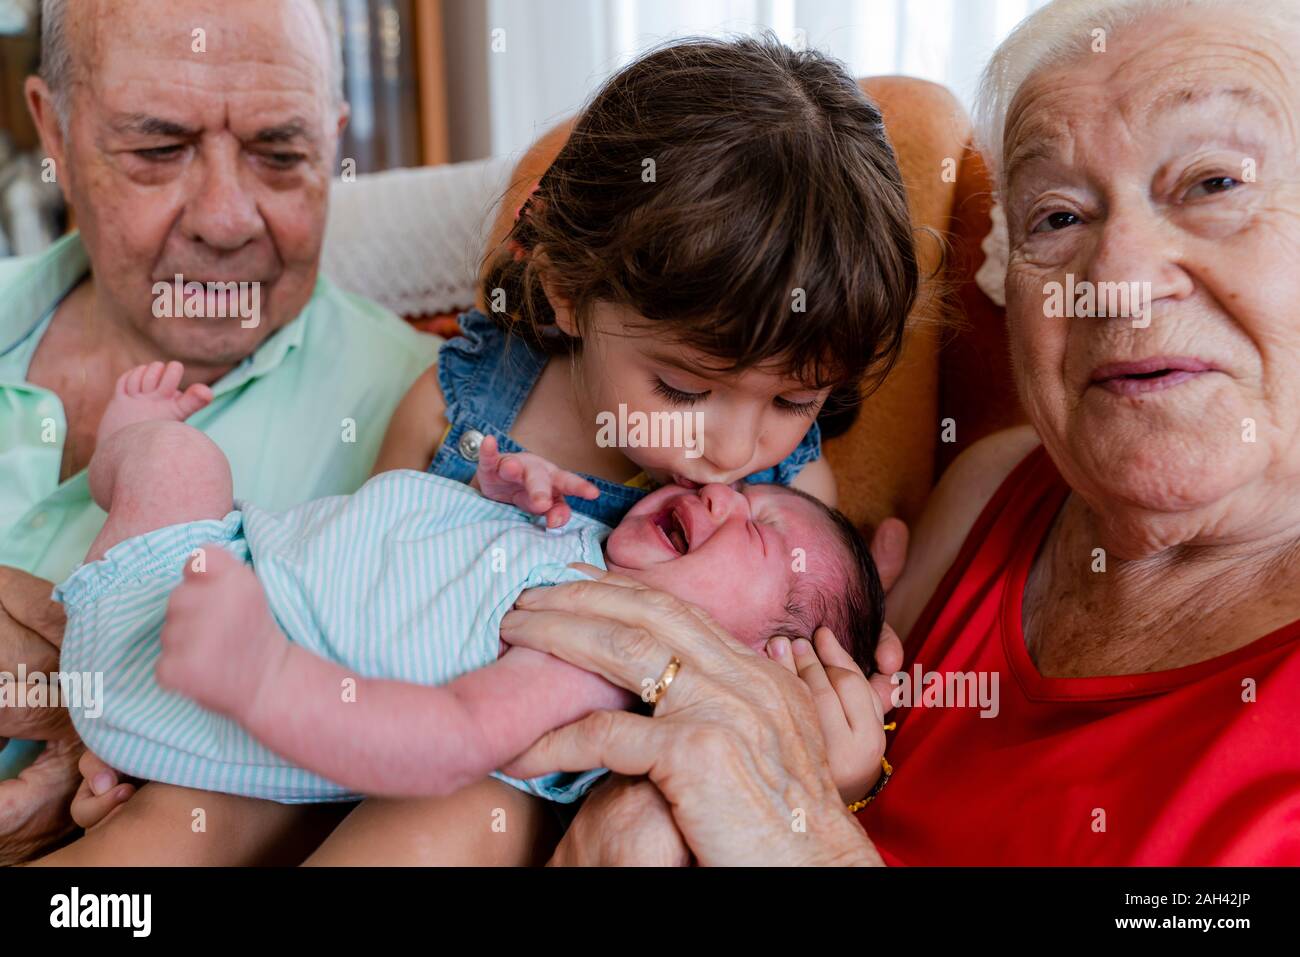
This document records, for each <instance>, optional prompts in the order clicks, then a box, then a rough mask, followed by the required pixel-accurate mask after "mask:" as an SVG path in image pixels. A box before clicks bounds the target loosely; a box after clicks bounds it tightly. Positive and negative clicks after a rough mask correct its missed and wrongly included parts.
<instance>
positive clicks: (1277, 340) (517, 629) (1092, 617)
mask: <svg viewBox="0 0 1300 957" xmlns="http://www.w3.org/2000/svg"><path fill="white" fill-rule="evenodd" d="M1298 119H1300V11H1296V10H1294V9H1293V5H1292V4H1291V3H1290V2H1287V0H1276V2H1260V0H1251V2H1244V0H1198V2H1194V0H1184V2H1177V0H1108V2H1099V0H1057V2H1056V3H1053V4H1050V5H1048V6H1047V7H1045V8H1044V9H1042V10H1040V11H1039V12H1038V13H1036V14H1035V15H1033V16H1032V17H1030V18H1029V19H1028V20H1027V21H1026V22H1025V23H1024V24H1023V25H1022V26H1021V27H1020V29H1019V30H1017V31H1016V33H1015V34H1014V35H1013V36H1012V37H1011V38H1010V39H1009V40H1008V41H1007V42H1006V43H1005V44H1004V45H1003V46H1002V48H1001V49H1000V50H999V51H998V52H997V54H996V55H995V57H994V59H993V62H992V64H991V66H990V67H989V69H988V72H987V75H986V82H985V87H984V95H983V97H982V105H981V109H980V116H979V122H980V127H981V132H982V134H983V138H984V139H983V141H984V143H985V146H986V153H987V155H988V157H989V158H990V161H991V163H992V165H993V166H994V168H995V170H996V172H997V176H998V185H999V188H1000V192H1001V195H1002V199H1003V205H1004V208H1005V211H1006V216H1007V220H1008V223H1009V230H1010V245H1011V257H1010V265H1009V269H1008V274H1007V285H1006V290H1007V299H1008V316H1009V322H1010V328H1011V340H1012V351H1013V359H1014V368H1015V375H1016V381H1017V385H1018V387H1019V390H1020V394H1021V396H1022V399H1023V402H1024V405H1025V408H1026V410H1027V411H1028V414H1029V417H1030V420H1031V422H1032V431H1030V430H1028V429H1026V430H1021V431H1016V432H1011V433H1004V434H1002V435H998V436H995V437H993V438H990V439H988V440H986V441H985V442H984V443H982V444H980V445H978V446H976V447H974V448H972V449H971V450H970V451H969V452H967V453H966V455H964V456H963V458H962V459H960V460H959V461H958V462H957V463H956V464H954V465H953V467H952V468H951V469H950V471H949V473H948V474H947V475H946V476H945V477H944V479H943V481H942V482H941V484H940V486H939V487H938V489H937V490H936V492H935V495H934V497H933V500H932V502H931V503H930V505H929V508H928V511H927V513H926V515H925V517H924V518H923V520H922V521H921V523H920V525H919V526H918V528H917V529H916V534H915V536H914V541H913V545H912V553H911V555H910V557H909V563H908V567H907V570H906V572H905V574H904V577H903V579H902V580H901V581H900V583H899V584H898V585H897V587H896V588H895V589H894V591H893V592H892V593H891V596H890V603H889V611H890V615H891V618H892V619H893V621H894V623H895V624H896V625H897V626H898V630H899V631H900V633H901V634H902V635H903V637H904V638H905V639H906V640H907V643H908V644H907V661H906V669H905V670H906V673H907V674H908V676H909V680H911V679H914V678H915V677H916V676H917V675H918V674H924V673H927V672H935V673H937V674H938V675H939V676H940V677H941V679H942V680H943V683H944V687H945V688H947V689H950V690H951V689H955V688H956V687H957V683H956V682H955V681H953V680H952V679H953V677H954V676H962V675H970V676H971V678H970V680H971V682H972V683H976V684H977V683H979V682H984V686H985V687H988V688H991V689H992V690H993V691H994V692H995V696H994V699H993V701H992V702H991V706H988V707H983V708H980V707H961V706H959V705H961V704H963V703H965V702H959V701H953V700H949V699H948V697H947V695H946V694H945V692H944V691H943V690H942V689H939V690H936V691H935V696H934V697H930V696H922V695H921V694H920V693H919V689H917V693H915V694H911V693H909V695H908V696H907V701H906V702H905V703H908V704H914V705H916V707H906V708H901V709H900V710H899V712H898V715H897V717H898V729H897V732H896V734H894V735H893V736H892V739H891V740H890V742H889V748H888V757H889V761H890V763H891V764H892V765H893V767H894V768H895V770H896V773H895V774H894V775H893V778H892V779H891V781H890V786H889V787H888V789H881V790H880V791H879V799H878V800H876V801H875V802H874V803H873V804H871V805H870V806H869V807H868V808H867V809H866V810H865V811H864V812H862V814H861V817H860V821H861V824H862V825H863V826H864V827H865V830H864V827H859V826H858V823H857V822H855V821H854V819H853V818H852V817H851V816H850V815H849V814H848V813H847V812H846V810H845V808H844V806H843V805H842V804H841V803H840V802H839V800H838V796H837V794H836V790H835V787H834V786H833V784H832V783H831V779H830V775H829V773H828V771H827V768H826V763H825V757H824V747H825V746H824V745H823V744H822V739H821V735H820V734H819V732H818V731H817V730H815V729H816V728H817V727H818V721H817V719H816V710H815V709H816V708H818V707H823V708H824V707H837V706H838V705H837V699H836V698H835V696H834V693H833V690H832V688H833V684H834V683H835V681H836V674H835V670H834V669H827V670H826V671H823V670H822V667H821V665H820V664H819V663H818V661H817V657H816V655H815V654H814V653H813V650H812V649H811V648H810V647H808V646H807V644H806V643H805V642H797V643H796V645H797V647H793V648H792V647H790V646H789V644H788V643H787V642H784V641H783V640H779V639H778V640H775V641H774V642H773V643H772V645H771V647H770V648H769V655H770V657H771V658H773V659H775V662H776V663H775V664H774V663H773V661H770V660H765V659H763V658H761V657H759V656H757V655H754V654H751V653H748V652H747V651H746V650H744V649H742V648H741V647H739V646H738V645H737V644H736V643H735V642H734V641H731V640H730V639H729V638H728V636H726V635H725V634H722V633H720V632H719V631H718V630H717V629H716V628H715V627H714V626H713V625H712V624H711V623H710V622H708V621H707V620H705V619H704V618H702V617H701V616H700V615H699V614H698V613H696V612H695V611H693V610H692V609H690V608H688V607H685V606H682V605H680V604H678V603H677V602H675V601H673V600H671V599H669V598H667V597H666V596H663V595H658V594H654V593H650V592H646V591H644V590H641V589H639V588H637V587H635V586H633V585H631V584H630V583H628V582H624V581H619V580H616V579H612V578H606V579H605V580H604V581H600V582H592V583H582V584H577V585H570V586H563V587H561V588H556V589H552V590H548V591H546V592H539V593H535V594H532V595H530V596H529V598H528V601H527V603H526V606H525V607H524V609H523V610H522V611H521V612H515V613H512V616H511V617H510V618H508V619H507V626H508V628H509V632H508V637H509V640H511V641H512V642H516V643H520V644H526V645H530V646H532V647H535V648H539V649H542V650H546V651H550V652H552V653H554V654H556V655H559V656H561V657H564V658H566V659H567V660H569V661H572V662H574V663H576V664H578V665H581V666H583V667H587V668H590V669H592V670H595V671H598V672H600V673H601V674H604V675H605V676H606V677H608V678H610V679H611V680H613V681H615V682H617V683H620V684H622V685H623V686H624V687H627V688H632V689H635V688H638V687H640V682H641V680H642V679H643V678H644V677H645V676H646V675H652V676H653V675H657V674H660V673H661V672H663V671H664V670H665V666H667V665H668V664H669V662H670V661H671V660H672V659H677V661H678V662H679V663H680V669H679V670H676V672H675V680H673V682H672V684H671V686H670V687H669V689H668V690H667V692H666V694H664V696H663V697H662V698H661V699H660V701H659V703H658V705H657V710H656V712H655V715H654V717H653V718H647V717H640V716H634V715H630V714H598V715H594V716H592V717H590V718H588V719H586V720H585V721H583V722H580V723H579V724H576V725H572V726H570V727H568V728H565V729H561V730H559V731H557V732H553V733H552V734H551V735H549V736H548V737H546V738H544V739H543V740H542V741H541V742H539V744H538V745H537V746H536V747H535V748H534V750H533V752H531V754H530V755H529V756H527V757H526V758H525V759H524V761H523V763H522V764H521V765H520V766H519V768H518V769H517V770H519V771H528V770H529V769H541V768H546V769H550V768H553V767H557V766H558V767H563V768H573V769H579V768H587V767H592V766H596V765H605V766H608V767H610V768H612V769H614V770H616V771H619V772H622V773H623V774H625V775H637V776H645V777H644V778H643V779H641V780H637V781H633V780H631V779H623V780H621V781H619V780H616V781H614V782H611V783H610V784H609V785H607V786H606V787H605V788H604V789H603V790H601V791H598V792H597V793H596V795H595V796H593V798H592V799H591V800H590V801H589V803H588V806H587V807H586V808H584V810H583V811H582V812H581V813H580V814H579V816H578V819H577V821H576V822H575V824H574V826H573V827H572V828H571V829H570V831H569V833H568V835H567V836H566V838H565V840H564V842H563V844H562V845H561V847H560V849H559V851H558V853H557V855H556V861H557V862H606V863H610V862H626V863H646V862H652V861H663V862H673V861H681V860H685V859H687V858H688V855H693V856H694V858H695V859H697V860H698V861H699V862H701V863H759V862H762V863H861V864H875V863H880V862H882V860H883V861H884V862H886V863H907V864H937V863H982V864H991V863H1001V864H1300V826H1297V824H1298V823H1300V744H1298V743H1297V737H1296V728H1297V726H1300V496H1297V495H1296V488H1297V487H1300V434H1297V430H1300V372H1297V370H1298V369H1300V323H1298V322H1297V321H1296V318H1295V310H1296V305H1295V304H1296V303H1297V302H1298V301H1300V272H1298V271H1297V270H1296V268H1295V264H1296V262H1297V259H1298V258H1300V142H1297V136H1298V135H1300V128H1298V124H1297V120H1298ZM1134 282H1136V283H1139V284H1143V283H1149V286H1145V287H1144V286H1141V285H1139V287H1137V288H1139V289H1143V288H1145V289H1148V290H1149V296H1146V297H1142V300H1141V301H1140V302H1137V301H1130V302H1129V303H1128V304H1127V305H1128V308H1127V309H1115V308H1110V309H1107V310H1106V311H1097V310H1094V311H1093V313H1092V315H1091V316H1090V315H1088V310H1087V308H1086V305H1087V299H1086V297H1085V298H1084V299H1082V300H1080V302H1079V303H1076V304H1075V305H1082V306H1084V307H1085V308H1082V309H1079V308H1076V309H1074V310H1071V311H1070V312H1069V313H1067V314H1069V315H1073V316H1075V317H1074V318H1055V317H1054V316H1059V314H1060V312H1059V310H1056V309H1053V308H1052V307H1051V305H1050V300H1051V297H1052V296H1053V295H1057V296H1059V290H1060V289H1062V288H1073V289H1075V290H1084V289H1086V288H1089V287H1088V286H1085V285H1084V284H1085V283H1086V284H1092V288H1095V290H1096V291H1098V292H1104V291H1105V290H1106V289H1108V288H1116V287H1110V286H1103V285H1102V284H1109V283H1125V284H1128V283H1134ZM1056 284H1060V285H1059V286H1058V285H1056ZM1105 299H1106V296H1104V295H1103V296H1101V298H1100V301H1103V302H1104V301H1105ZM1117 313H1122V314H1117ZM780 664H785V665H787V666H788V669H789V670H790V671H794V670H797V671H799V672H800V673H802V674H803V675H804V676H805V678H807V679H808V680H809V683H811V684H812V685H813V686H814V688H817V687H820V688H821V689H822V693H820V694H818V693H816V692H814V694H813V695H811V696H810V695H809V693H808V690H807V686H806V684H805V682H803V681H799V680H796V679H795V678H794V677H793V676H792V675H791V674H789V673H787V670H784V669H782V668H781V667H779V665H780ZM903 690H905V689H902V688H900V692H901V691H903ZM934 705H940V706H939V707H934ZM880 744H881V747H882V748H883V746H884V740H883V735H882V737H881V741H880Z"/></svg>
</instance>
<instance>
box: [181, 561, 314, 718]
mask: <svg viewBox="0 0 1300 957" xmlns="http://www.w3.org/2000/svg"><path fill="white" fill-rule="evenodd" d="M161 642H162V655H161V657H160V658H159V660H158V664H157V666H156V671H155V674H156V676H157V679H158V683H159V684H160V685H161V686H162V687H164V688H167V689H169V690H172V691H177V692H180V693H181V694H183V695H185V696H186V697H189V698H193V699H194V700H195V701H197V702H198V703H199V704H201V705H203V706H204V707H205V708H208V709H209V710H212V711H218V712H221V713H222V714H227V715H230V716H231V717H233V718H235V719H236V720H238V719H241V718H244V717H246V716H248V715H249V714H251V713H252V711H253V710H254V709H255V708H256V707H257V704H258V697H259V696H260V695H262V694H266V693H268V691H267V690H266V686H267V685H271V688H270V691H269V693H272V694H273V693H275V690H276V689H275V688H274V682H275V677H274V676H275V671H276V667H277V665H278V664H279V659H280V658H282V657H283V653H284V650H285V649H286V648H287V646H288V641H287V640H286V639H285V637H284V633H283V632H281V631H280V627H279V625H277V624H276V621H275V616H274V615H273V614H272V613H271V606H270V605H269V604H268V603H267V601H266V593H265V592H264V591H263V590H262V583H261V582H260V581H258V579H257V575H255V574H254V573H253V570H252V569H251V568H249V567H248V566H247V565H245V564H244V563H243V562H241V561H240V560H239V559H237V558H235V557H234V556H233V555H231V554H230V553H229V552H227V551H226V550H225V549H224V548H222V547H221V546H220V545H209V546H206V547H204V548H199V549H196V550H195V553H194V554H192V555H190V556H189V557H188V558H187V559H186V560H185V580H184V581H183V582H181V583H180V584H179V585H177V586H176V587H175V588H174V589H173V590H172V593H171V598H170V599H169V600H168V602H167V618H166V620H165V621H164V623H163V629H162V637H161Z"/></svg>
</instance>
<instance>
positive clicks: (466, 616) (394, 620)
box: [55, 471, 610, 804]
mask: <svg viewBox="0 0 1300 957" xmlns="http://www.w3.org/2000/svg"><path fill="white" fill-rule="evenodd" d="M236 509H237V510H236V511H234V512H231V513H230V514H229V515H228V516H226V518H225V519H222V520H220V521H218V520H210V521H201V522H191V523H188V524H183V525H174V526H171V527H168V528H163V529H159V530H157V531H154V532H149V533H147V534H145V535H142V536H139V537H137V538H133V539H130V540H128V541H125V542H122V543H120V544H118V545H116V546H114V547H113V548H112V549H110V550H109V551H108V553H107V554H106V555H105V556H104V558H103V559H102V560H100V561H97V562H92V563H90V564H87V565H82V566H81V567H80V568H78V569H77V570H76V571H75V572H73V574H72V576H71V577H70V578H69V579H68V580H67V581H66V582H64V583H63V584H62V585H60V586H59V587H58V588H57V589H55V598H56V599H57V600H59V601H61V602H63V604H64V606H65V609H66V611H67V615H68V625H67V630H66V632H65V637H64V642H63V652H62V658H61V665H60V667H61V669H62V670H63V671H65V672H89V673H92V674H93V673H102V674H103V676H104V690H103V696H102V702H101V703H99V704H97V705H96V706H95V708H94V710H96V711H98V710H102V713H101V714H98V715H95V714H93V713H92V711H91V709H88V708H87V707H79V708H71V707H70V708H69V710H70V711H71V713H72V719H73V723H74V725H75V726H76V729H77V732H78V733H79V734H80V735H81V737H82V739H83V740H84V741H85V742H86V746H87V747H89V748H90V750H91V751H93V752H94V753H95V754H97V755H99V756H100V757H101V758H103V759H104V760H105V761H107V762H108V764H109V765H111V766H112V767H114V768H117V769H118V770H120V771H122V772H124V773H126V774H128V775H131V776H134V777H139V778H144V779H146V780H150V781H163V782H165V783H169V784H177V785H182V786H184V787H191V788H198V789H201V790H207V791H221V792H226V793H231V794H240V795H245V796H248V797H255V798H266V799H269V800H273V801H278V802H281V803H286V804H296V803H308V802H326V801H344V800H353V799H356V798H358V797H361V795H357V794H354V793H351V792H349V791H348V790H347V789H345V788H343V787H341V786H339V785H336V784H333V783H331V782H329V781H327V780H325V779H324V778H321V777H320V776H318V775H316V774H313V773H312V772H310V771H306V770H304V769H302V768H298V767H294V766H293V765H291V764H289V763H288V762H286V761H285V760H284V759H283V758H281V757H279V756H278V755H276V754H274V753H273V752H271V751H269V750H268V749H266V748H265V747H263V746H262V745H261V744H259V743H258V742H257V741H255V740H254V739H253V738H252V737H251V736H249V735H248V734H247V733H246V732H245V731H244V730H243V729H242V728H241V727H240V726H239V725H238V724H236V723H235V722H233V721H232V720H230V719H229V718H226V717H224V716H222V715H218V714H214V713H212V712H209V711H205V710H204V709H202V708H200V707H199V706H198V705H197V704H195V703H194V702H192V701H190V700H189V699H187V698H183V697H181V696H179V695H176V694H173V693H171V692H168V691H164V690H163V689H162V688H160V687H159V686H158V684H157V683H156V682H155V680H154V676H153V671H154V665H155V663H156V661H157V659H158V655H159V650H160V646H159V635H160V633H161V629H162V623H163V618H164V615H165V613H166V607H167V598H168V596H169V594H170V592H171V590H172V588H174V587H175V586H176V585H177V584H178V583H179V582H180V581H181V577H182V569H183V567H184V563H185V562H186V561H187V560H189V558H190V557H191V555H192V554H193V553H194V552H195V550H196V549H197V548H199V547H201V546H205V545H206V546H210V545H212V544H214V543H215V544H218V545H220V546H221V547H223V548H225V549H227V550H228V551H229V552H231V553H232V554H234V555H235V556H236V557H238V558H240V559H241V560H243V561H245V562H248V563H249V564H251V565H252V567H253V570H254V571H255V572H256V574H257V576H258V578H259V580H260V581H261V583H262V586H263V588H264V590H265V592H266V596H267V599H268V602H269V603H270V606H271V610H272V612H273V613H274V614H275V617H276V620H277V621H278V622H279V624H280V627H281V628H282V629H283V631H284V633H285V634H286V635H287V636H288V638H289V640H290V641H292V642H294V643H295V644H298V645H301V646H302V647H304V648H306V649H308V650H309V651H312V652H314V653H315V654H317V655H320V656H322V657H324V658H327V659H329V660H331V661H334V662H337V663H338V664H340V665H342V666H344V667H346V668H348V669H350V670H353V671H355V672H356V673H357V675H358V676H363V677H368V678H390V679H396V680H401V681H408V682H412V683H416V684H424V685H441V684H446V683H447V682H449V681H451V680H453V679H454V678H456V677H458V676H459V675H462V674H464V673H466V672H468V671H472V670H474V669H476V668H481V667H484V666H485V665H488V664H491V663H492V662H493V661H495V660H496V659H497V653H498V648H499V645H498V639H499V629H500V623H501V618H502V617H503V616H504V615H505V613H506V612H507V611H509V609H510V607H511V606H512V605H513V604H514V601H515V599H516V598H517V597H518V595H519V593H520V592H521V591H523V590H524V589H526V588H531V587H533V586H535V585H548V584H557V583H559V582H564V581H575V580H579V579H581V578H582V577H583V576H582V575H581V574H580V573H578V572H576V571H574V570H573V569H571V568H569V567H568V565H569V564H570V563H571V562H586V563H588V564H590V565H595V566H597V567H600V568H604V567H605V562H604V557H603V555H602V553H601V543H602V542H603V541H604V538H605V537H606V536H607V535H608V534H609V531H610V529H609V527H608V526H606V525H604V524H603V523H601V522H598V521H596V520H595V519H593V518H589V517H587V516H585V515H582V514H579V513H578V512H576V511H575V512H574V513H573V517H572V518H571V519H570V520H569V522H568V524H567V525H565V527H564V528H563V529H558V530H552V531H547V530H546V528H545V524H544V521H543V519H541V518H540V517H537V516H531V515H528V514H526V513H524V512H522V511H520V510H519V509H517V508H515V507H514V506H512V505H506V504H502V503H500V502H493V501H489V500H488V499H485V498H484V497H483V496H482V495H480V494H479V493H478V491H476V490H475V489H472V488H470V487H469V486H468V485H465V484H463V483H461V482H456V481H452V480H450V479H445V478H441V477H439V476H437V475H431V474H426V473H421V472H413V471H396V472H386V473H384V474H383V475H379V476H376V477H375V478H373V479H371V480H370V481H369V482H367V483H366V484H365V485H364V486H362V487H361V489H359V490H358V491H357V492H356V494H354V495H345V496H334V497H331V498H324V499H318V500H316V501H313V502H308V503H306V504H304V505H300V506H298V507H296V508H293V509H290V510H288V511H285V512H279V513H271V512H265V511H262V510H261V509H258V508H256V507H255V506H252V505H249V504H246V503H236ZM433 733H436V732H433ZM602 773H603V772H602V771H601V770H599V769H597V770H594V771H588V772H584V773H582V774H577V775H574V774H552V775H547V776H545V777H542V778H536V779H532V780H529V781H518V780H515V779H512V778H509V777H507V776H505V775H501V774H497V775H496V776H497V777H499V778H500V779H501V780H503V781H505V782H507V783H509V784H511V785H513V786H515V787H517V788H520V789H521V790H524V791H528V792H530V793H532V794H536V795H538V796H540V797H544V798H547V799H549V800H552V801H559V802H570V801H574V800H576V799H577V798H578V797H580V796H581V795H582V794H583V793H585V791H586V789H587V788H588V787H590V786H591V784H592V783H593V782H594V781H595V780H596V778H597V777H599V776H600V774H602Z"/></svg>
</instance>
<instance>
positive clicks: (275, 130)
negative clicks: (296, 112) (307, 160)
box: [248, 117, 315, 146]
mask: <svg viewBox="0 0 1300 957" xmlns="http://www.w3.org/2000/svg"><path fill="white" fill-rule="evenodd" d="M311 129H312V128H311V126H310V125H309V124H308V123H307V121H306V120H304V119H302V118H301V117H294V118H293V119H291V120H287V121H285V122H284V123H277V124H276V125H275V126H265V127H263V128H262V129H260V130H258V131H257V132H256V133H254V134H253V135H252V137H251V138H250V139H249V140H248V142H250V143H257V144H260V145H263V146H267V145H273V144H276V143H292V142H293V141H294V140H299V139H302V140H307V141H308V142H315V137H313V136H312V133H311Z"/></svg>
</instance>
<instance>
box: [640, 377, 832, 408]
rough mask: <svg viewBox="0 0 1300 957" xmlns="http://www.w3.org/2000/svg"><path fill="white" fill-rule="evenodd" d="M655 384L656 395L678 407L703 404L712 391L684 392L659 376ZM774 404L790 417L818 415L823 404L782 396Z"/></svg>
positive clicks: (812, 400) (815, 400) (816, 400)
mask: <svg viewBox="0 0 1300 957" xmlns="http://www.w3.org/2000/svg"><path fill="white" fill-rule="evenodd" d="M653 384H654V393H655V395H657V396H659V397H660V398H663V399H666V400H667V401H668V402H669V403H670V404H671V405H676V406H688V405H695V404H696V403H698V402H703V401H704V400H705V399H707V398H708V397H709V396H710V395H711V392H710V390H707V389H706V390H705V391H703V392H683V391H682V390H681V389H674V388H673V387H672V386H670V385H669V384H668V383H667V382H665V381H664V380H663V379H661V378H659V377H658V376H655V377H654V382H653ZM773 402H774V403H775V404H776V407H777V408H778V409H780V410H781V411H782V412H786V413H788V414H790V415H802V416H808V417H811V416H813V415H816V414H817V407H818V406H819V405H820V404H821V400H819V399H808V400H807V401H804V402H792V401H791V400H789V399H783V398H781V397H780V396H777V397H776V398H775V399H774V400H773Z"/></svg>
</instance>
